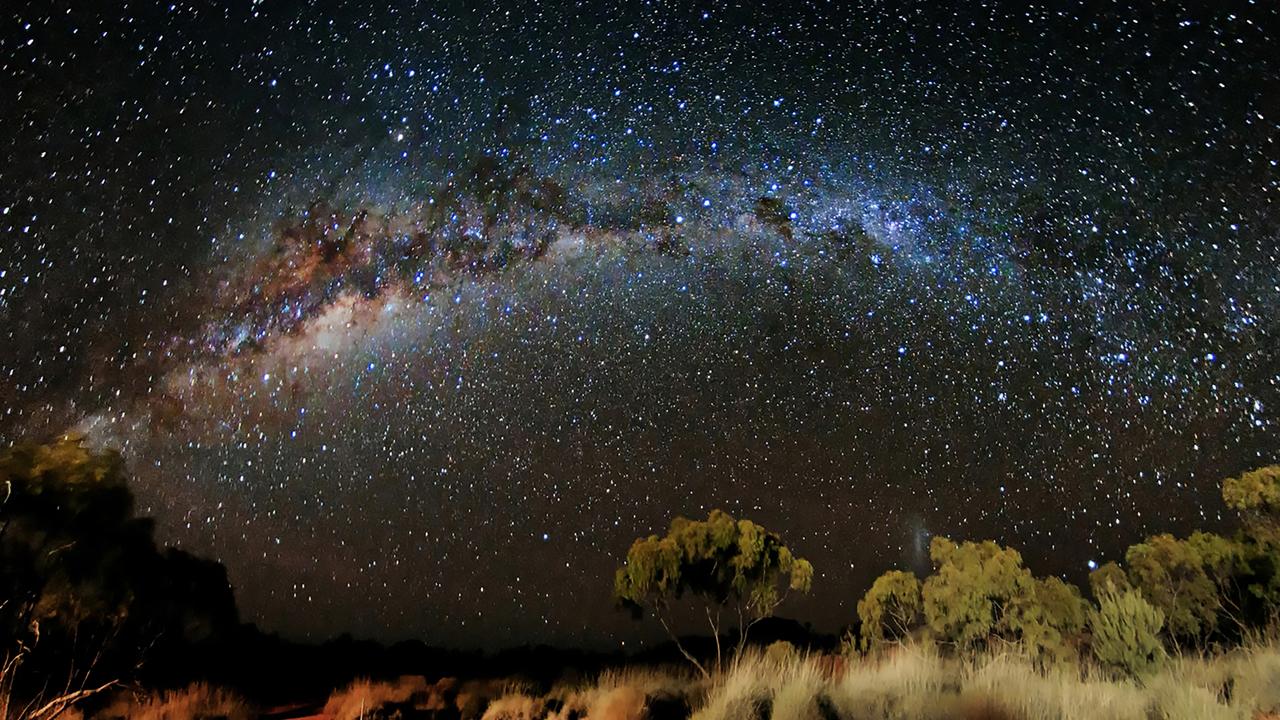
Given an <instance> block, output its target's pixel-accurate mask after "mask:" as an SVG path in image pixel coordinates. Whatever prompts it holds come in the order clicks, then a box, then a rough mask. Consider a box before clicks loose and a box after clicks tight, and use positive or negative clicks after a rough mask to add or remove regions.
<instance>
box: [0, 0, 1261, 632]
mask: <svg viewBox="0 0 1280 720" xmlns="http://www.w3.org/2000/svg"><path fill="white" fill-rule="evenodd" d="M486 5H487V4H485V3H479V2H418V3H408V2H405V3H397V2H388V3H365V2H335V3H324V2H319V1H318V0H317V1H314V2H302V1H300V0H252V1H251V0H236V1H235V2H213V1H212V0H209V1H208V2H194V3H193V2H188V1H186V0H182V1H180V2H176V3H175V4H169V3H167V2H126V1H119V2H114V1H113V2H90V1H88V0H85V1H82V2H79V1H78V2H69V3H61V2H59V3H54V2H49V1H48V0H44V1H37V2H24V1H23V0H16V1H6V2H4V3H3V6H2V7H0V23H3V25H2V27H0V212H2V213H3V215H0V441H3V442H4V443H8V442H12V441H15V440H18V439H22V438H27V437H31V438H47V437H49V436H52V435H55V434H59V433H63V432H67V431H72V432H76V433H81V434H83V435H84V436H85V437H86V439H87V442H90V443H92V444H94V445H95V446H107V447H115V448H119V449H121V450H122V452H123V453H124V454H125V457H126V458H127V460H128V462H129V464H130V468H131V470H132V472H133V474H134V476H135V478H136V491H137V494H138V496H139V506H140V508H139V509H140V510H141V511H142V512H144V513H147V514H151V515H154V516H155V517H156V519H157V523H158V529H159V534H160V535H161V536H162V538H163V539H165V540H166V541H169V542H173V543H177V544H179V545H181V546H182V547H185V548H187V549H190V550H193V551H196V552H199V553H203V554H207V555H209V556H211V557H215V558H217V559H219V560H221V561H222V562H224V563H225V564H226V565H227V567H228V568H229V572H230V575H231V579H232V581H233V583H234V584H235V586H236V590H237V596H238V599H239V602H240V605H241V607H242V611H243V614H244V616H245V618H246V619H249V620H253V621H255V622H257V623H259V624H260V625H261V626H262V627H264V628H265V629H268V630H277V631H280V632H282V633H284V634H286V635H288V636H290V637H298V638H311V639H323V638H326V637H329V636H332V635H336V634H338V633H341V632H351V633H353V634H355V635H357V636H366V637H374V638H378V639H382V640H395V639H400V638H408V637H417V638H421V639H423V640H425V641H427V642H430V643H436V644H442V645H450V646H461V647H486V648H492V647H499V646H507V645H514V644H520V643H525V642H549V643H555V644H560V645H567V646H578V647H590V648H616V647H619V646H620V645H621V644H623V643H625V644H626V646H627V647H635V646H636V644H637V643H642V642H648V641H651V640H653V639H655V638H656V637H657V635H656V634H655V633H656V632H658V631H660V628H657V627H655V626H654V625H656V624H654V625H648V624H643V623H636V622H634V621H632V620H631V619H630V618H629V617H628V616H627V615H626V614H625V613H621V612H618V611H616V610H615V609H614V607H613V604H612V601H611V590H612V570H613V568H614V567H615V566H616V563H617V562H618V560H619V559H620V558H621V557H622V556H623V555H624V554H625V552H626V550H627V547H628V546H629V544H630V542H631V540H632V539H633V538H635V537H637V536H639V535H647V534H649V533H651V532H655V531H661V530H662V529H663V528H665V526H666V524H667V522H668V521H669V519H670V518H671V517H673V516H674V515H677V514H685V515H705V513H706V512H707V511H708V510H710V509H711V508H716V507H719V508H723V509H725V510H728V511H729V512H731V513H734V514H741V515H744V516H748V517H751V518H752V519H755V520H757V521H758V522H760V523H762V524H764V525H765V526H766V527H769V528H771V529H773V530H776V531H778V532H779V533H781V534H782V535H783V537H784V538H785V539H786V540H787V541H788V542H789V544H790V545H791V546H792V547H793V548H794V549H795V550H796V552H798V553H799V554H801V555H804V556H807V557H808V558H809V559H810V560H812V561H813V564H814V565H815V567H816V571H817V572H816V576H815V579H814V592H813V594H812V596H811V597H809V598H804V599H802V600H800V601H797V602H794V603H789V604H788V605H787V606H784V608H783V613H784V614H786V615H788V616H791V617H795V618H798V619H801V620H805V621H811V622H813V623H814V624H815V626H816V627H818V628H819V629H823V630H832V631H834V630H835V629H837V628H838V627H839V626H840V625H842V624H844V623H847V622H849V621H850V620H852V619H853V617H854V605H855V603H856V600H857V598H858V596H860V595H861V593H862V592H863V591H864V590H865V588H866V586H867V585H868V583H869V582H870V580H871V579H872V578H873V577H874V576H875V575H877V574H879V573H880V572H883V571H884V570H887V569H889V568H890V567H894V566H899V567H908V568H916V569H919V570H923V569H924V568H925V563H926V561H927V557H926V556H925V552H926V546H927V541H928V538H929V537H930V536H931V535H948V536H952V537H955V538H969V539H980V538H994V539H997V540H999V541H1001V542H1004V543H1007V544H1011V545H1014V546H1017V547H1019V548H1021V549H1022V550H1023V552H1024V555H1025V557H1026V559H1027V562H1028V564H1029V565H1030V567H1031V568H1032V569H1033V570H1034V571H1036V572H1038V573H1057V574H1061V575H1063V576H1064V577H1067V578H1070V579H1073V580H1080V579H1082V578H1083V575H1084V573H1086V572H1087V570H1088V564H1089V563H1090V562H1103V561H1106V560H1109V559H1116V558H1118V557H1119V556H1120V555H1121V554H1122V552H1123V550H1124V548H1125V547H1127V546H1128V545H1129V544H1131V543H1133V542H1136V541H1138V540H1140V539H1141V538H1142V537H1143V536H1144V535H1145V534H1149V533H1153V532H1161V531H1168V530H1172V531H1177V532H1185V531H1187V530H1189V529H1190V528H1193V527H1204V528H1225V527H1229V525H1226V524H1225V518H1226V513H1225V511H1224V510H1223V508H1222V506H1221V502H1220V500H1219V499H1218V483H1219V481H1220V480H1221V478H1223V477H1225V476H1227V475H1231V474H1235V473H1238V472H1240V471H1241V470H1244V469H1248V468H1251V467H1256V466H1259V465H1262V464H1266V463H1269V462H1276V461H1278V460H1280V412H1278V411H1280V315H1278V312H1280V167H1278V164H1280V5H1278V4H1276V3H1274V2H1271V1H1270V0H1266V1H1264V0H1258V1H1257V2H1251V3H1248V2H1240V3H1232V2H1221V3H1219V2H1214V3H1209V2H1201V1H1200V0H1194V1H1188V2H1164V1H1161V2H1151V3H1150V4H1135V5H1128V4H1121V3H1113V2H1086V3H1080V4H1065V3H1064V4H1061V5H1056V6H1047V5H1044V4H1040V3H1032V4H1027V3H1008V4H1007V5H1005V4H1003V3H994V2H986V3H978V2H962V3H955V7H954V8H945V7H943V5H945V3H938V2H900V1H894V2H861V3H854V2H808V3H801V2H774V3H760V7H751V6H749V5H748V4H745V3H732V4H720V3H710V2H704V3H684V2H659V1H655V2H614V3H591V2H585V0H584V1H580V2H563V3H557V2H550V1H547V2H542V3H532V2H531V3H527V4H516V3H511V4H502V5H493V6H487V7H486Z"/></svg>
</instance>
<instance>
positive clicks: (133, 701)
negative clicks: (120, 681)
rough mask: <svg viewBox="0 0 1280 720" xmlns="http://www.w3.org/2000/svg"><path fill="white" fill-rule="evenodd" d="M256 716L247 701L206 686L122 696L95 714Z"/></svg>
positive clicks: (130, 717) (200, 718)
mask: <svg viewBox="0 0 1280 720" xmlns="http://www.w3.org/2000/svg"><path fill="white" fill-rule="evenodd" d="M63 715H64V716H65V715H66V714H65V713H64V714H63ZM256 716H257V714H256V712H255V710H254V709H253V708H252V707H251V706H250V705H249V704H248V703H247V702H245V700H244V698H242V697H240V696H239V695H237V694H236V693H234V692H231V691H230V690H226V689H223V688H216V687H211V686H210V685H207V684H205V683H194V684H192V685H189V686H187V687H186V688H183V689H181V690H167V691H165V692H162V693H159V694H157V695H151V696H147V697H142V698H132V697H129V696H120V697H118V698H116V700H115V701H114V702H113V703H111V704H110V705H108V706H107V707H105V708H103V709H102V710H100V711H98V712H97V713H95V714H94V717H95V718H99V719H100V720H117V719H120V720H125V719H127V720H215V719H217V720H249V719H250V718H253V717H256Z"/></svg>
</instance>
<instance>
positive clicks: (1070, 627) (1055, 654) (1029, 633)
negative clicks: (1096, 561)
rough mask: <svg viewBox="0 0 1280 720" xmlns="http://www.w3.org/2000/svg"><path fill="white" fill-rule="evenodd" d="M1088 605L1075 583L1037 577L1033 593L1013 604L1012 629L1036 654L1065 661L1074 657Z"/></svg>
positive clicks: (1010, 617)
mask: <svg viewBox="0 0 1280 720" xmlns="http://www.w3.org/2000/svg"><path fill="white" fill-rule="evenodd" d="M1087 607H1088V606H1087V605H1086V603H1085V601H1084V598H1082V597H1081V596H1080V590H1079V588H1077V587H1076V586H1074V585H1070V584H1068V583H1066V582H1063V581H1062V580H1061V579H1059V578H1056V577H1049V578H1043V579H1037V580H1035V581H1034V584H1033V585H1032V588H1031V593H1029V594H1026V595H1022V596H1019V597H1015V598H1014V599H1013V601H1012V602H1011V603H1010V607H1009V609H1008V624H1009V629H1010V630H1011V631H1013V633H1015V634H1016V636H1017V637H1018V638H1019V639H1021V641H1022V643H1023V646H1024V647H1025V648H1026V650H1027V651H1028V652H1030V653H1031V655H1032V656H1033V657H1036V658H1041V659H1043V660H1046V661H1051V662H1063V661H1066V660H1070V659H1072V658H1074V656H1075V649H1074V641H1075V639H1076V638H1078V637H1079V636H1080V634H1081V632H1082V631H1083V630H1084V626H1085V619H1086V618H1085V612H1086V609H1087Z"/></svg>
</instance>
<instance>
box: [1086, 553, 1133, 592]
mask: <svg viewBox="0 0 1280 720" xmlns="http://www.w3.org/2000/svg"><path fill="white" fill-rule="evenodd" d="M1131 587H1133V583H1131V582H1129V575H1128V573H1126V572H1125V571H1124V568H1122V567H1120V564H1119V563H1117V562H1114V561H1112V562H1108V563H1104V564H1102V565H1100V566H1098V568H1097V569H1096V570H1094V571H1093V572H1091V573H1089V592H1090V593H1092V595H1093V598H1094V599H1095V600H1098V599H1100V598H1101V597H1102V594H1103V593H1104V592H1107V591H1108V590H1111V591H1125V590H1128V589H1129V588H1131Z"/></svg>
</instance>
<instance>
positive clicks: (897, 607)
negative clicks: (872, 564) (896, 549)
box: [858, 570, 920, 651]
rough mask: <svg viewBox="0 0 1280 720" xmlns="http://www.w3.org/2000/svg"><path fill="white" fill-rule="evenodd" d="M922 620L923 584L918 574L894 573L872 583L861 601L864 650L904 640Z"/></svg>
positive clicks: (890, 572) (896, 571) (860, 618)
mask: <svg viewBox="0 0 1280 720" xmlns="http://www.w3.org/2000/svg"><path fill="white" fill-rule="evenodd" d="M919 617H920V581H919V580H917V579H916V576H915V575H912V574H911V573H909V572H903V571H901V570H891V571H889V572H887V573H885V574H883V575H881V576H880V577H878V578H876V581H875V582H874V583H872V584H871V588H870V589H869V590H867V594H866V595H863V596H862V599H861V600H859V601H858V619H859V620H860V621H861V622H862V643H861V644H862V649H863V650H864V651H868V650H873V649H876V648H879V647H880V646H881V645H883V644H884V643H885V641H897V640H901V639H902V638H905V637H906V636H907V635H908V634H909V633H910V632H911V630H912V628H914V627H915V626H916V623H917V621H918V619H919Z"/></svg>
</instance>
